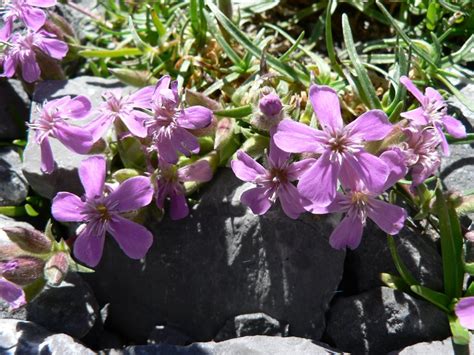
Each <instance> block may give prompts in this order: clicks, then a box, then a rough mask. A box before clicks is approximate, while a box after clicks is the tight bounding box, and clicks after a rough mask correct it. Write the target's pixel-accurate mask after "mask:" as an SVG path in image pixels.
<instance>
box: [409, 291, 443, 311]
mask: <svg viewBox="0 0 474 355" xmlns="http://www.w3.org/2000/svg"><path fill="white" fill-rule="evenodd" d="M410 289H411V290H412V291H413V292H414V293H416V294H417V295H418V296H421V297H423V298H424V299H425V300H427V301H428V302H431V303H432V304H434V305H435V306H437V307H438V308H440V309H442V310H443V311H445V312H446V313H449V312H450V310H449V304H450V303H451V299H450V298H449V297H448V296H446V295H445V294H444V293H441V292H437V291H433V290H432V289H430V288H428V287H424V286H421V285H411V286H410Z"/></svg>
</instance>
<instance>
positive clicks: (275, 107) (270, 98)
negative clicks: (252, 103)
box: [259, 94, 283, 117]
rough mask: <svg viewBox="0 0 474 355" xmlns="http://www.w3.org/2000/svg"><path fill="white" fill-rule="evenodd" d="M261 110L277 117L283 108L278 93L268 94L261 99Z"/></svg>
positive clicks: (267, 114)
mask: <svg viewBox="0 0 474 355" xmlns="http://www.w3.org/2000/svg"><path fill="white" fill-rule="evenodd" d="M259 107H260V111H261V112H262V113H263V114H264V115H265V116H268V117H276V116H278V115H279V114H280V112H281V110H282V109H283V105H282V103H281V100H280V98H279V97H278V95H276V94H268V95H265V96H264V97H262V98H261V99H260V102H259Z"/></svg>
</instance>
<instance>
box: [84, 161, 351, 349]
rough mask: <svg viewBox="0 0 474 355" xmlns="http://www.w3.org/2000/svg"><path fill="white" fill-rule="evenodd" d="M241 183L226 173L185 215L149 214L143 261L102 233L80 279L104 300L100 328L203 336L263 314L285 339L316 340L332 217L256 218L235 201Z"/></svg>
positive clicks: (333, 264) (332, 274)
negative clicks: (163, 327) (94, 259)
mask: <svg viewBox="0 0 474 355" xmlns="http://www.w3.org/2000/svg"><path fill="white" fill-rule="evenodd" d="M249 187H250V186H249V185H247V184H242V182H241V181H239V180H238V179H237V178H235V176H234V175H233V173H232V171H231V170H230V169H225V170H222V171H220V172H219V173H218V176H216V177H215V179H214V180H213V181H212V183H211V184H209V185H207V186H206V187H205V188H203V190H202V195H201V197H200V203H199V205H197V206H195V208H194V209H193V210H192V211H191V214H190V216H188V217H187V218H186V219H183V220H181V221H178V222H176V221H170V220H169V219H168V218H165V219H164V221H163V222H162V223H158V221H157V220H156V217H154V218H151V219H150V220H149V221H148V223H147V224H146V226H147V227H148V228H149V229H150V230H151V231H153V232H154V235H155V241H154V244H153V246H152V248H151V249H150V251H149V252H148V255H147V257H146V258H145V259H144V260H142V261H134V260H130V259H129V258H127V257H126V256H125V255H124V253H123V252H122V251H121V250H120V248H119V247H118V246H117V244H116V243H115V241H114V240H113V239H112V238H107V242H106V245H105V248H104V255H103V257H102V260H101V262H100V264H99V266H98V267H97V269H96V272H95V273H93V274H89V275H86V280H88V281H89V282H90V284H91V285H92V288H93V290H94V293H95V294H96V296H97V298H98V300H99V302H100V303H101V304H105V303H110V312H109V318H108V320H107V322H106V325H108V326H110V328H112V329H115V330H117V331H118V332H120V333H121V334H122V335H123V336H129V337H130V338H131V339H133V340H135V341H137V342H143V341H145V340H146V337H147V336H148V335H149V334H150V331H151V330H152V328H153V327H154V326H155V325H156V324H172V325H173V326H176V327H178V328H179V329H182V330H183V331H184V332H185V333H186V334H188V335H189V336H191V337H192V338H193V339H196V340H197V341H208V340H210V339H212V338H213V337H214V336H215V335H216V334H217V332H218V331H219V329H221V328H222V327H223V326H224V324H225V322H226V321H227V320H228V319H229V318H231V317H233V316H235V315H236V314H246V313H254V312H264V313H266V314H268V315H270V316H271V317H274V318H276V319H279V320H281V321H284V322H288V323H289V325H290V329H291V335H294V336H300V337H307V338H312V339H320V337H321V335H322V333H323V330H324V327H325V318H324V314H325V312H326V310H327V308H328V305H329V302H330V301H331V299H332V297H333V296H334V295H335V292H336V290H337V287H338V284H339V282H340V280H341V276H342V269H343V262H344V255H345V253H344V252H342V251H336V250H334V249H332V248H331V247H330V246H329V243H328V237H329V234H330V233H331V231H332V230H333V228H334V227H335V224H336V223H337V217H336V216H332V217H313V216H309V215H305V216H303V217H302V218H301V219H299V220H297V221H293V220H291V219H289V218H287V217H286V216H285V215H284V214H283V213H282V212H281V211H280V210H279V209H273V210H271V211H269V212H268V213H267V214H266V215H265V216H261V217H259V216H256V215H254V214H252V213H251V211H250V210H249V209H247V208H246V207H245V206H243V205H242V204H241V203H240V195H241V194H242V192H243V191H244V190H246V189H247V188H249Z"/></svg>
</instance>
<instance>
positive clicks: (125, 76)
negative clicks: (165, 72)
mask: <svg viewBox="0 0 474 355" xmlns="http://www.w3.org/2000/svg"><path fill="white" fill-rule="evenodd" d="M109 71H110V72H111V73H112V74H113V75H114V76H115V77H116V78H117V79H119V80H120V81H121V82H122V83H124V84H127V85H132V86H136V87H139V88H142V87H144V86H147V85H152V84H156V82H157V80H156V78H154V77H152V75H151V73H150V72H148V71H144V70H133V69H128V68H117V69H109Z"/></svg>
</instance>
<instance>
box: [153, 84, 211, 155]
mask: <svg viewBox="0 0 474 355" xmlns="http://www.w3.org/2000/svg"><path fill="white" fill-rule="evenodd" d="M179 104H180V100H179V96H178V82H177V81H173V82H171V78H170V77H169V76H168V75H166V76H164V77H162V78H161V79H160V80H159V81H158V83H157V84H156V88H155V92H154V94H153V102H152V109H153V113H154V115H153V117H152V118H149V119H148V120H147V121H146V122H145V126H146V127H147V128H148V136H149V137H150V138H151V141H152V145H153V147H154V149H155V150H156V151H157V152H158V154H159V155H160V157H161V158H162V159H164V160H166V161H167V162H168V163H170V164H174V163H176V162H177V161H178V154H177V152H181V153H183V154H184V155H186V156H189V155H190V154H191V153H195V154H196V153H199V142H198V140H197V138H196V137H195V136H194V135H193V134H192V133H191V132H190V131H189V130H195V129H199V128H204V127H207V126H208V125H210V124H211V120H212V111H211V110H209V109H207V108H205V107H203V106H192V107H188V108H185V109H181V108H179Z"/></svg>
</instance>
